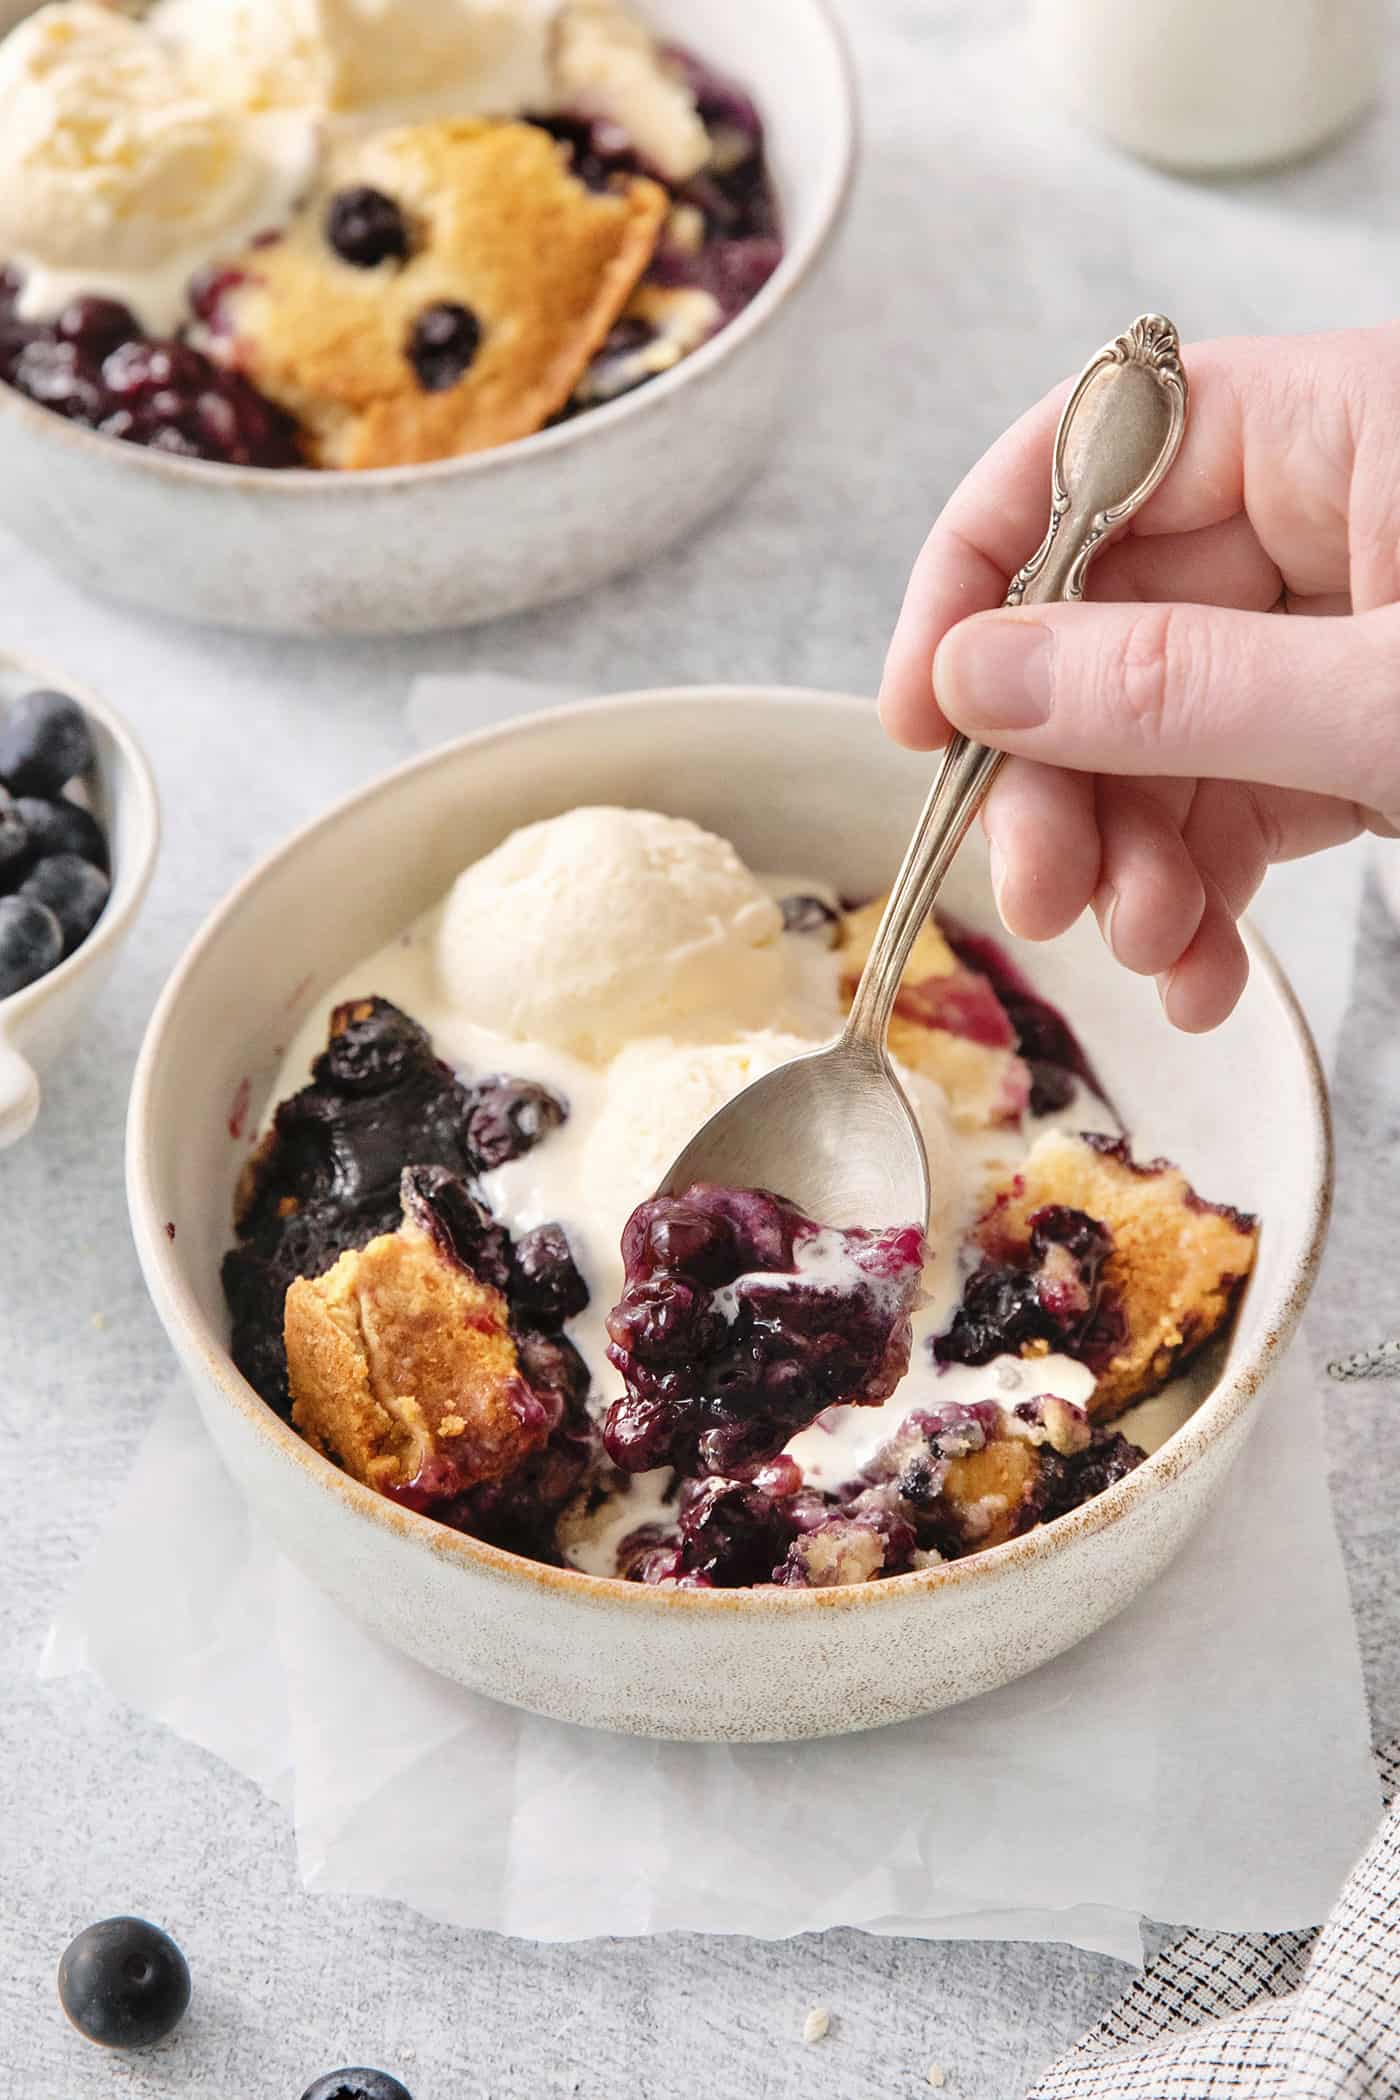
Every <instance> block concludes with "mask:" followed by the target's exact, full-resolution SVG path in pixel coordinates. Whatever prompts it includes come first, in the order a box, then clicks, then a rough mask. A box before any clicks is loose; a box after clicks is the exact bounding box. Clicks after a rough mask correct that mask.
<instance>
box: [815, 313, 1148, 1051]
mask: <svg viewBox="0 0 1400 2100" xmlns="http://www.w3.org/2000/svg"><path fill="white" fill-rule="evenodd" d="M1185 428H1186V375H1185V373H1184V372H1183V371H1182V368H1181V340H1180V338H1179V336H1178V335H1177V332H1176V330H1175V328H1174V327H1173V326H1172V324H1171V322H1170V321H1168V320H1166V319H1164V318H1163V316H1162V315H1161V314H1143V315H1141V316H1140V318H1139V319H1138V320H1136V321H1134V323H1133V325H1132V327H1131V328H1129V329H1127V330H1126V331H1125V333H1124V334H1122V335H1120V336H1115V338H1114V340H1113V341H1112V342H1111V343H1106V344H1105V345H1104V347H1103V349H1102V350H1100V351H1099V353H1098V355H1097V357H1095V358H1093V359H1092V360H1091V361H1090V362H1089V363H1088V364H1087V365H1086V366H1085V367H1084V370H1083V371H1082V372H1081V373H1080V375H1079V378H1078V380H1077V381H1076V382H1075V386H1074V391H1073V393H1072V394H1071V395H1070V397H1069V400H1068V401H1067V402H1066V403H1065V407H1064V413H1063V414H1062V415H1061V417H1060V426H1059V429H1058V431H1057V432H1056V435H1055V450H1054V455H1053V460H1052V464H1051V470H1050V523H1049V527H1048V529H1047V531H1046V534H1045V538H1044V539H1043V540H1042V541H1041V543H1040V545H1039V547H1038V548H1037V549H1036V551H1035V553H1034V554H1033V555H1032V556H1031V558H1030V560H1029V561H1028V562H1027V563H1026V565H1025V567H1024V568H1022V569H1018V570H1017V572H1016V574H1015V576H1014V577H1013V578H1012V581H1011V588H1010V590H1008V592H1007V594H1006V603H1007V604H1008V605H1048V604H1051V603H1053V602H1055V601H1057V600H1060V599H1075V598H1082V597H1083V595H1084V579H1085V577H1086V575H1087V574H1088V570H1089V564H1090V563H1091V562H1092V561H1093V559H1094V557H1095V555H1097V554H1098V553H1099V552H1100V551H1101V550H1102V548H1103V547H1104V546H1105V545H1106V544H1107V543H1108V541H1109V539H1110V538H1111V537H1112V536H1113V534H1114V533H1116V532H1118V531H1121V529H1122V528H1123V527H1124V526H1125V525H1126V524H1127V523H1128V521H1129V520H1130V519H1131V518H1133V517H1135V516H1136V514H1137V513H1138V511H1140V510H1141V508H1142V506H1143V504H1144V503H1146V501H1147V499H1148V497H1149V496H1150V495H1151V494H1152V493H1153V491H1154V489H1156V488H1157V487H1158V486H1159V485H1160V483H1161V481H1162V478H1163V476H1164V475H1165V474H1166V472H1167V470H1168V468H1169V467H1170V466H1171V464H1172V461H1173V460H1174V459H1175V458H1176V455H1177V452H1178V450H1179V449H1180V446H1181V439H1182V433H1183V432H1184V430H1185ZM1004 755H1005V754H1004V753H1003V752H1000V751H991V750H988V749H987V747H986V746H985V745H983V744H974V743H973V742H972V741H971V740H970V739H969V738H968V737H965V736H959V735H955V736H954V737H953V738H952V740H951V742H950V743H949V744H948V746H947V749H946V750H945V752H944V754H943V762H942V764H941V766H940V767H939V769H938V777H937V779H936V780H935V781H934V784H933V788H932V791H931V792H930V794H929V798H928V801H927V802H926V803H925V804H924V808H923V813H922V815H921V816H920V818H919V823H918V827H917V829H916V831H915V833H914V837H913V840H912V841H911V843H910V846H909V850H908V852H907V853H906V854H905V856H904V862H903V865H902V866H901V868H900V871H899V873H898V875H897V876H896V877H895V881H894V887H893V888H892V890H891V891H890V897H889V902H888V903H887V905H886V906H885V914H884V917H883V918H882V920H881V921H880V926H879V930H878V931H877V933H876V935H875V941H874V945H873V947H872V948H871V951H870V956H869V959H868V961H867V962H866V965H865V970H864V973H863V974H862V977H861V980H860V985H859V987H858V989H857V991H856V996H855V1001H854V1004H853V1005H852V1007H851V1012H850V1018H849V1019H848V1021H847V1024H846V1032H845V1040H846V1041H847V1042H853V1041H863V1042H865V1043H866V1044H868V1045H871V1046H873V1047H875V1048H876V1049H877V1050H879V1051H880V1053H881V1054H883V1049H884V1041H885V1032H886V1030H887V1029H888V1027H889V1019H890V1014H891V1013H892V1011H893V1009H894V1002H895V995H896V993H897V992H898V990H899V982H900V979H901V977H902V976H903V975H904V966H905V964H906V963H907V962H908V960H909V952H910V950H911V949H912V947H913V945H914V941H915V939H916V937H917V935H918V931H919V928H920V927H921V926H922V925H923V923H924V921H925V919H926V918H927V917H928V915H929V912H930V911H931V910H932V908H933V901H934V899H935V897H936V896H937V895H938V892H939V889H940V888H941V886H942V883H943V878H944V876H945V875H946V874H947V872H948V869H949V866H950V865H951V863H952V860H953V856H954V854H955V853H956V852H957V850H958V848H959V846H960V845H961V844H962V842H963V839H964V838H965V837H966V835H967V831H968V827H969V825H970V824H971V822H972V820H973V818H974V817H975V816H976V814H977V811H978V809H979V808H980V807H981V804H982V800H983V797H984V796H985V795H986V793H987V790H988V788H990V786H991V784H992V782H993V780H994V779H995V778H996V775H997V772H998V771H999V769H1000V767H1001V763H1002V759H1003V757H1004Z"/></svg>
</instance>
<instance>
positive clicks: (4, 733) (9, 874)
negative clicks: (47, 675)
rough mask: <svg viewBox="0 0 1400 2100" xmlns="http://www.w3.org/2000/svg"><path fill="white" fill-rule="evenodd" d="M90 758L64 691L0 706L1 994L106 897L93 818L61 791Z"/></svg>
mask: <svg viewBox="0 0 1400 2100" xmlns="http://www.w3.org/2000/svg"><path fill="white" fill-rule="evenodd" d="M0 707H3V703H0ZM92 761H93V744H92V732H91V730H90V728H89V727H88V722H87V718H86V716H85V715H84V713H83V710H82V709H81V707H79V705H78V703H77V701H76V700H72V699H70V698H69V697H68V695H67V694H66V693H54V692H46V691H36V692H31V693H26V694H24V695H23V696H22V698H20V699H18V700H16V701H15V702H14V703H13V705H12V706H11V707H10V708H9V709H8V711H7V712H3V713H0V999H5V998H8V997H9V996H10V994H11V993H12V992H18V991H22V990H23V989H24V987H25V986H26V985H28V984H33V983H35V982H36V981H37V979H39V978H40V977H43V976H46V975H47V973H48V972H49V971H50V970H52V969H53V968H55V966H56V965H57V964H58V963H60V962H62V960H63V959H64V957H65V956H68V955H71V954H72V953H73V951H74V949H75V948H78V947H80V946H81V945H82V943H83V942H84V941H85V940H86V939H87V937H88V935H89V934H90V933H91V931H92V929H93V927H94V926H95V925H96V924H97V921H98V919H99V918H100V917H101V916H102V912H103V910H104V908H105V906H106V903H107V897H108V894H109V892H110V889H111V881H110V878H109V875H108V856H107V842H106V839H105V838H104V836H103V832H102V827H101V825H100V824H99V823H98V821H97V819H96V817H95V816H94V815H93V814H92V811H91V810H89V809H86V808H85V807H84V806H83V805H82V803H80V802H76V801H74V800H72V799H71V797H70V795H69V794H68V793H67V792H66V790H67V789H69V788H70V787H72V786H73V785H74V783H75V782H76V781H78V780H79V779H80V778H81V776H82V775H83V774H84V773H86V772H87V771H88V769H89V768H90V767H91V765H92Z"/></svg>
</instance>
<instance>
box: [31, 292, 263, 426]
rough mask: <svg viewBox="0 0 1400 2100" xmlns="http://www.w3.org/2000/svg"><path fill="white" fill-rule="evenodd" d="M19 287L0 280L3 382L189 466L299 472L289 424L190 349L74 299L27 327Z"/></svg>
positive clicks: (122, 315)
mask: <svg viewBox="0 0 1400 2100" xmlns="http://www.w3.org/2000/svg"><path fill="white" fill-rule="evenodd" d="M18 294H19V280H18V278H17V276H16V275H15V273H14V272H13V271H7V272H5V273H4V274H3V275H0V379H3V380H7V381H8V382H9V384H10V385H11V386H12V387H14V388H15V389H16V391H17V392H19V393H21V394H25V395H27V396H28V397H29V399H30V400H31V401H37V402H38V403H39V404H40V405H41V406H42V407H44V408H50V409H52V410H54V412H55V413H56V414H58V415H61V416H66V417H67V419H68V420H69V422H72V423H81V424H84V425H85V426H86V427H87V428H88V429H89V430H97V431H100V432H102V434H103V435H104V436H106V437H115V438H124V439H126V440H127V441H128V442H130V443H131V444H136V445H148V446H150V447H152V448H153V449H154V450H155V451H158V452H173V453H176V454H179V455H180V456H181V457H183V458H186V459H208V460H220V461H222V462H224V463H225V464H226V465H230V466H244V467H294V466H297V465H299V464H300V461H301V452H300V448H299V446H298V443H297V435H296V425H295V424H294V423H293V421H292V419H291V417H290V416H288V415H285V414H284V413H283V411H282V410H281V409H280V408H276V407H274V405H273V404H272V402H270V401H269V400H267V399H266V397H265V396H264V395H262V394H260V393H258V392H257V390H256V389H255V388H254V387H252V386H250V385H249V383H248V381H247V380H246V379H244V378H242V377H241V376H240V375H239V374H238V373H237V372H232V371H228V370H226V369H225V368H224V367H223V366H221V365H215V364H212V363H211V362H210V360H209V359H208V358H207V357H205V356H204V355H203V354H202V353H201V352H200V351H198V350H195V349H194V348H192V347H191V345H190V344H188V343H184V342H181V341H179V340H178V338H171V339H169V340H163V339H161V338H157V337H150V336H147V335H145V334H144V333H143V331H142V329H141V326H140V324H139V322H138V321H137V320H136V317H135V315H134V314H132V313H130V312H129V311H128V310H127V308H126V307H124V306H121V305H119V304H118V303H117V301H116V300H114V299H97V298H87V299H77V300H74V301H73V302H72V303H71V304H70V305H69V306H67V307H65V308H64V310H63V312H62V313H61V314H60V315H59V317H58V319H57V320H56V321H53V322H45V323H38V322H26V321H22V320H21V319H20V317H19V315H18V313H17V312H16V310H15V301H16V299H17V297H18Z"/></svg>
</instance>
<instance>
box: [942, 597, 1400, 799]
mask: <svg viewBox="0 0 1400 2100" xmlns="http://www.w3.org/2000/svg"><path fill="white" fill-rule="evenodd" d="M933 685H934V692H935V695H936V697H937V700H938V704H939V706H940V707H941V708H942V710H943V712H944V714H945V715H947V717H948V719H949V720H950V721H951V722H953V723H955V724H956V725H957V727H958V728H959V729H961V730H963V731H965V732H966V734H967V735H969V736H972V737H975V738H977V739H978V740H979V741H980V742H983V743H989V744H995V745H996V746H997V747H998V748H999V749H1000V750H1004V751H1014V752H1019V753H1022V754H1024V755H1025V756H1026V757H1028V758H1034V759H1039V760H1041V761H1043V762H1044V763H1046V764H1049V765H1058V766H1067V767H1070V768H1072V769H1074V770H1076V771H1079V772H1096V773H1126V774H1144V773H1145V774H1159V775H1160V774H1166V775H1175V776H1193V775H1196V774H1202V775H1215V776H1217V777H1219V778H1222V779H1226V780H1249V781H1256V782H1259V783H1261V784H1264V785H1268V786H1272V787H1287V788H1306V789H1311V790H1313V791H1314V792H1316V793H1319V794H1325V795H1336V796H1340V797H1342V798H1343V799H1344V800H1346V801H1349V802H1359V803H1361V804H1362V805H1363V807H1365V808H1368V809H1377V810H1381V811H1383V812H1385V813H1386V814H1390V815H1393V814H1394V813H1395V812H1396V811H1397V810H1400V607H1396V606H1388V607H1386V608H1385V609H1384V610H1383V611H1381V612H1374V613H1366V614H1363V615H1359V616H1358V615H1353V616H1348V617H1343V618H1332V619H1325V618H1312V619H1307V618H1299V617H1296V616H1294V615H1291V614H1290V615H1288V616H1286V617H1285V616H1284V615H1282V614H1278V613H1242V612H1227V611H1221V610H1219V609H1218V608H1216V607H1214V606H1207V605H1047V606H1037V607H1036V608H1034V609H1030V608H1025V609H1018V610H1016V611H1003V612H994V613H980V614H978V615H976V617H974V618H972V619H968V620H964V621H961V622H960V623H959V624H958V625H957V626H956V627H953V628H951V629H950V630H949V632H948V633H947V634H946V635H945V636H944V638H943V641H942V642H941V644H940V645H939V649H938V654H937V655H936V657H935V658H934V664H933Z"/></svg>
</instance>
